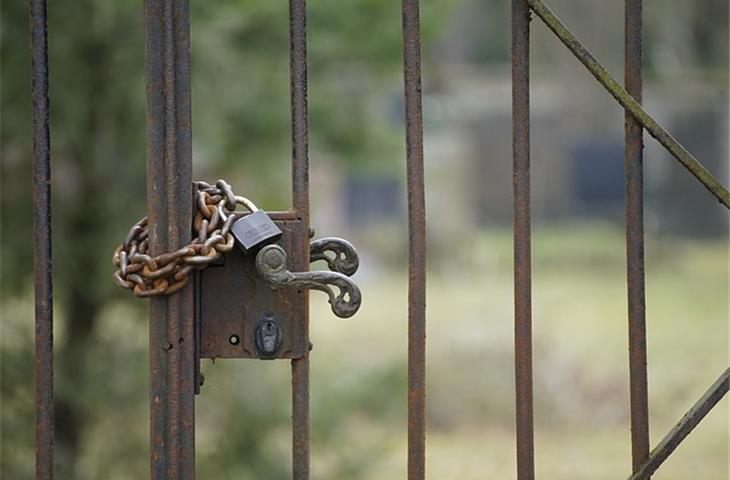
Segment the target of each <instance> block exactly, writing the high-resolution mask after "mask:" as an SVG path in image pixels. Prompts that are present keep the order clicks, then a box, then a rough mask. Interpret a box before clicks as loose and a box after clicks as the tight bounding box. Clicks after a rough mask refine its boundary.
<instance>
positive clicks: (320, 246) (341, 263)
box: [309, 237, 360, 277]
mask: <svg viewBox="0 0 730 480" xmlns="http://www.w3.org/2000/svg"><path fill="white" fill-rule="evenodd" d="M317 260H324V261H325V262H327V267H328V268H329V269H330V270H332V271H333V272H338V273H342V274H344V275H347V276H348V277H351V276H352V275H353V274H354V273H355V272H357V268H358V267H359V266H360V259H359V258H358V256H357V251H356V250H355V247H354V246H353V245H352V244H351V243H350V242H348V241H347V240H343V239H341V238H337V237H325V238H320V239H319V240H313V241H312V242H310V243H309V261H310V262H312V263H313V262H316V261H317Z"/></svg>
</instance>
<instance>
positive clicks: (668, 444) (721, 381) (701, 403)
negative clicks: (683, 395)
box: [629, 369, 730, 480]
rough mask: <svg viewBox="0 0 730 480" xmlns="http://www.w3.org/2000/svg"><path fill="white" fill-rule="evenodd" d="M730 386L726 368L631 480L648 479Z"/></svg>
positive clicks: (729, 372) (729, 377)
mask: <svg viewBox="0 0 730 480" xmlns="http://www.w3.org/2000/svg"><path fill="white" fill-rule="evenodd" d="M728 387H730V369H727V370H725V371H724V372H723V373H722V375H720V377H718V379H717V380H716V381H715V383H713V384H712V385H711V386H710V388H709V389H707V391H706V392H705V393H704V394H703V395H702V397H700V399H699V400H697V402H696V403H695V404H694V405H693V406H692V408H690V409H689V411H688V412H687V413H685V414H684V416H683V417H682V419H681V420H680V421H679V422H678V423H677V425H675V426H674V428H672V430H670V432H669V433H668V434H667V436H665V437H664V439H662V441H661V442H659V445H657V446H656V448H654V450H652V451H651V454H650V455H649V459H648V460H647V461H646V463H644V464H643V465H641V467H640V468H639V469H637V470H636V472H635V473H634V474H633V475H632V476H630V477H629V480H646V479H648V478H649V477H650V476H651V475H652V474H653V473H654V472H656V470H657V469H658V468H659V467H660V466H661V464H662V463H664V460H666V459H667V458H669V455H671V454H672V452H674V450H675V449H676V448H677V447H678V446H679V444H680V443H682V441H683V440H684V439H685V438H687V435H689V434H690V433H691V432H692V430H694V428H695V427H696V426H697V425H698V424H699V423H700V422H701V421H702V419H703V418H705V416H706V415H707V414H708V413H710V410H712V409H713V407H714V406H715V405H717V403H718V402H719V401H720V400H721V399H722V397H724V396H725V394H726V393H727V391H728Z"/></svg>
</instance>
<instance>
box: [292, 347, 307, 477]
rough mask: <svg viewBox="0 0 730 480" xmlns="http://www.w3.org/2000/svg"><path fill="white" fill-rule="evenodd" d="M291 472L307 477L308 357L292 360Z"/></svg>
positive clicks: (294, 474)
mask: <svg viewBox="0 0 730 480" xmlns="http://www.w3.org/2000/svg"><path fill="white" fill-rule="evenodd" d="M291 366H292V474H293V478H294V480H307V479H309V357H308V356H305V357H303V358H300V359H296V360H292V362H291Z"/></svg>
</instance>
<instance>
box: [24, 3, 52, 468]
mask: <svg viewBox="0 0 730 480" xmlns="http://www.w3.org/2000/svg"><path fill="white" fill-rule="evenodd" d="M29 7H30V12H29V13H30V50H31V90H32V91H31V96H32V102H33V254H34V259H35V262H34V269H35V401H36V405H35V408H36V418H35V454H36V463H35V467H36V479H37V480H49V479H51V478H53V419H54V409H53V270H52V266H53V265H52V259H53V256H52V249H51V238H52V237H51V131H50V126H49V100H48V18H47V7H46V1H45V0H31V1H30V5H29Z"/></svg>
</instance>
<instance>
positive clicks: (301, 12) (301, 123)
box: [289, 0, 309, 222]
mask: <svg viewBox="0 0 730 480" xmlns="http://www.w3.org/2000/svg"><path fill="white" fill-rule="evenodd" d="M289 36H290V55H291V57H290V81H291V122H292V203H293V204H294V209H295V210H296V212H297V216H299V217H301V218H302V219H303V220H305V221H307V222H308V221H309V157H308V148H309V127H308V118H307V2H306V0H289Z"/></svg>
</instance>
